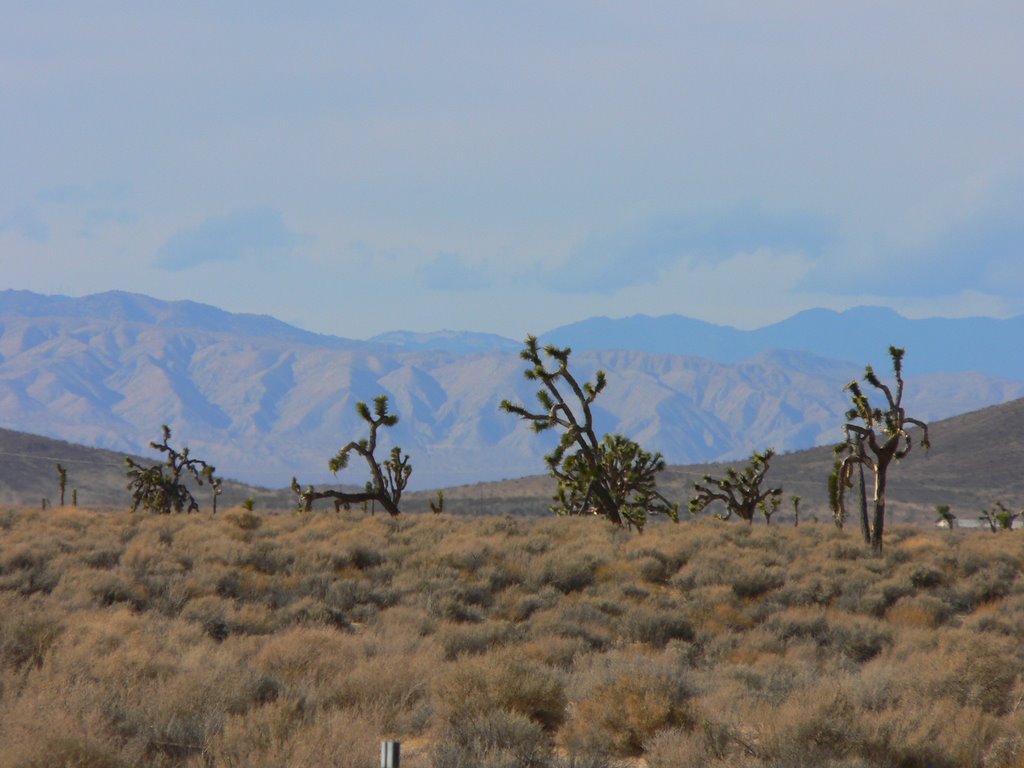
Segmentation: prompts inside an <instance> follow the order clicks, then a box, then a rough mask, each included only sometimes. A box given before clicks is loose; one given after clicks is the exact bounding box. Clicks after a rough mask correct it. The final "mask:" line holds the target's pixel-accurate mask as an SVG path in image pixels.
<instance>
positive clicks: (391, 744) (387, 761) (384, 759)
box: [380, 741, 402, 768]
mask: <svg viewBox="0 0 1024 768" xmlns="http://www.w3.org/2000/svg"><path fill="white" fill-rule="evenodd" d="M401 752H402V743H401V742H400V741H382V742H381V743H380V768H399V763H400V762H401Z"/></svg>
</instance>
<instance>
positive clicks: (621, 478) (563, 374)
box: [501, 336, 679, 531]
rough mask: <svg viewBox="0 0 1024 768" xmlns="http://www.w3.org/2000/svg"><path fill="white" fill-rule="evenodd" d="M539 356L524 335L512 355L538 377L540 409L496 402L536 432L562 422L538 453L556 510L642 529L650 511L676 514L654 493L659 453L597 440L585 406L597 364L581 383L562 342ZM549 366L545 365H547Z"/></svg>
mask: <svg viewBox="0 0 1024 768" xmlns="http://www.w3.org/2000/svg"><path fill="white" fill-rule="evenodd" d="M543 352H544V355H545V356H546V357H547V361H545V360H544V359H543V358H542V357H541V349H540V346H539V345H538V343H537V338H536V337H535V336H527V337H526V341H525V345H524V348H523V350H522V351H521V352H520V353H519V356H520V357H521V358H522V359H523V360H525V361H526V362H527V363H529V367H528V368H527V369H526V370H525V371H524V372H523V375H524V376H525V377H526V378H527V379H529V380H530V381H539V382H540V384H541V388H540V389H539V390H538V391H537V401H538V402H539V403H540V410H539V411H537V412H534V411H530V410H529V409H527V408H526V407H525V406H522V405H517V404H516V403H513V402H511V401H510V400H503V401H502V403H501V409H502V410H503V411H505V412H506V413H511V414H513V415H515V416H519V417H520V418H521V419H523V420H525V421H528V422H530V425H531V426H532V428H533V430H534V431H535V432H544V431H546V430H549V429H561V430H562V437H561V439H560V440H559V442H558V445H557V446H556V447H555V449H554V450H553V451H552V452H551V453H550V454H548V455H547V456H545V457H544V460H545V462H546V463H547V465H548V469H549V470H550V471H551V475H552V476H553V477H554V478H555V479H556V480H557V481H558V492H557V494H556V496H555V499H554V500H555V504H554V505H552V507H551V509H552V510H553V511H554V512H556V513H557V514H560V515H587V514H596V515H600V516H603V517H605V518H607V519H608V520H610V521H611V522H612V523H614V524H616V525H619V526H624V527H627V528H630V527H635V528H636V529H637V530H638V531H643V528H644V525H645V524H646V522H647V517H648V515H650V514H664V515H667V516H668V517H669V518H670V519H672V520H674V521H677V522H678V520H679V507H678V505H676V504H673V503H671V502H669V501H668V500H667V499H666V498H665V497H664V496H662V495H661V494H660V493H658V491H657V488H656V484H655V479H656V475H657V474H658V472H660V471H661V470H663V469H664V468H665V461H664V459H662V457H661V454H660V453H653V454H652V453H648V452H647V451H645V450H643V449H642V448H641V447H640V446H639V445H637V444H636V443H635V442H634V441H632V440H630V439H629V438H628V437H624V436H623V435H611V434H608V435H604V436H603V437H602V438H600V439H598V437H597V432H596V431H595V429H594V414H593V411H592V410H591V406H592V405H593V403H594V400H595V399H597V396H598V395H599V394H601V391H602V390H603V389H604V387H605V384H606V383H607V380H606V378H605V374H604V371H598V372H597V375H596V376H595V378H594V381H593V382H589V381H586V382H583V383H582V384H580V382H579V381H578V380H577V379H576V377H575V376H574V375H573V374H572V372H571V371H570V370H569V355H570V354H571V352H572V350H570V349H569V348H568V347H566V348H559V347H556V346H554V345H552V344H549V345H548V346H546V347H544V350H543ZM549 365H551V367H550V368H549V367H548V366H549Z"/></svg>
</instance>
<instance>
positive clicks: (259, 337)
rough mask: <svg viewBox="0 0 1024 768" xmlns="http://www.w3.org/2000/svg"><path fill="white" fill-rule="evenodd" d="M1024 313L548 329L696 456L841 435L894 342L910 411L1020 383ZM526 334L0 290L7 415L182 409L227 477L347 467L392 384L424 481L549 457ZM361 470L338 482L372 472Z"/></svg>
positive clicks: (149, 426)
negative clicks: (527, 370) (860, 384)
mask: <svg viewBox="0 0 1024 768" xmlns="http://www.w3.org/2000/svg"><path fill="white" fill-rule="evenodd" d="M1022 325H1024V319H1022V318H1015V319H1013V320H991V319H970V320H906V319H904V318H902V317H900V316H899V315H895V313H892V312H891V311H889V310H881V309H868V308H862V309H858V310H851V311H849V312H845V313H834V312H827V311H824V310H815V311H812V312H810V313H801V314H800V315H796V316H794V317H793V318H791V319H790V320H789V321H784V322H783V323H779V324H776V325H775V326H769V327H768V328H765V329H760V330H759V331H738V330H736V329H732V328H727V327H724V326H714V325H711V324H707V323H701V322H699V321H694V320H688V319H687V318H681V317H678V316H670V317H665V318H644V317H632V318H626V319H623V320H608V319H605V318H595V319H592V320H589V321H584V322H583V323H578V324H574V325H572V326H564V327H562V328H558V329H553V330H551V331H548V332H546V333H541V334H539V335H540V336H541V338H542V339H543V340H549V341H552V342H554V343H558V344H569V345H571V346H572V347H573V349H574V352H573V356H572V367H573V370H574V371H576V372H577V373H578V375H579V376H580V377H590V376H593V374H594V372H595V371H596V370H597V369H598V368H601V369H603V370H605V371H606V372H607V374H608V381H609V383H608V388H607V390H606V392H605V393H603V394H602V396H601V398H600V399H599V400H598V401H597V403H596V405H597V408H596V415H597V420H598V427H599V429H600V430H601V431H617V432H622V433H624V434H627V435H630V436H631V437H633V438H634V439H636V440H637V441H638V442H640V443H641V444H642V445H644V447H646V448H648V449H650V450H659V451H661V452H662V453H663V454H664V455H665V457H666V458H667V459H668V460H669V461H670V462H672V463H699V462H709V461H718V460H726V459H733V458H737V457H740V456H743V455H745V454H748V453H749V452H750V451H752V450H754V449H755V448H763V447H767V446H772V447H774V448H776V449H777V450H780V451H785V450H796V449H801V448H807V447H811V446H814V445H821V444H826V443H830V442H835V441H836V440H837V439H838V438H839V436H840V433H839V425H840V424H841V421H842V415H843V412H844V410H845V408H846V406H847V401H846V396H845V394H844V392H843V386H844V385H845V384H846V383H847V382H848V381H849V380H850V379H852V378H855V377H859V376H860V375H861V374H862V373H863V367H864V364H865V363H868V362H871V363H873V364H874V365H875V367H876V369H877V370H878V371H879V373H884V372H887V370H888V365H887V363H888V360H887V357H888V356H887V353H886V347H887V345H888V344H889V343H897V344H899V345H901V346H907V348H908V353H907V358H906V363H905V367H906V372H907V397H906V403H907V404H908V407H909V410H910V412H911V415H914V416H918V417H920V418H924V419H939V418H944V417H947V416H952V415H955V414H958V413H963V412H966V411H970V410H974V409H977V408H980V407H983V406H986V405H991V404H995V403H1001V402H1006V401H1008V400H1011V399H1014V398H1018V397H1021V396H1024V360H1022V354H1021V352H1020V351H1019V346H1018V345H1016V344H1011V343H1010V342H1009V340H1010V339H1013V338H1014V335H1015V334H1016V337H1015V338H1017V339H1019V338H1020V333H1021V329H1022ZM900 328H902V329H904V330H905V335H904V336H903V337H901V336H900V334H899V333H896V330H897V329H900ZM772 329H774V330H772ZM801 329H803V330H801ZM907 339H910V340H909V341H908V340H907ZM798 342H799V343H798ZM915 344H916V345H917V346H915ZM999 345H1003V346H1001V347H1000V346H999ZM862 346H863V347H864V348H863V349H862ZM867 346H870V347H871V350H870V354H867V350H866V347H867ZM918 346H919V347H920V351H919V349H918ZM520 347H521V343H520V342H516V341H512V340H510V339H505V338H503V337H500V336H495V335H492V334H481V333H470V332H456V331H442V332H438V333H433V334H419V333H410V332H401V331H397V332H393V333H388V334H382V335H381V336H378V337H375V338H373V339H368V340H353V339H346V338H342V337H336V336H329V335H323V334H315V333H311V332H308V331H304V330H301V329H298V328H295V327H293V326H290V325H287V324H285V323H282V322H280V321H278V320H275V319H273V318H271V317H267V316H265V315H244V314H233V313H229V312H225V311H223V310H220V309H217V308H215V307H210V306H207V305H202V304H196V303H194V302H165V301H160V300H157V299H153V298H150V297H145V296H139V295H135V294H127V293H122V292H116V291H115V292H107V293H102V294H96V295H93V296H86V297H82V298H69V297H62V296H40V295H38V294H34V293H30V292H27V291H0V426H2V427H5V428H8V429H13V430H20V431H24V432H31V433H37V434H41V435H46V436H50V437H55V438H60V439H63V440H70V441H74V442H78V443H84V444H86V445H91V446H96V447H100V448H106V449H109V450H112V451H118V452H130V453H143V454H145V453H146V452H147V446H148V443H149V441H150V440H153V439H155V438H157V437H158V436H159V432H160V425H161V424H168V425H169V426H170V427H171V429H172V431H173V437H172V444H173V443H177V444H179V445H181V444H187V445H188V446H190V448H191V449H192V452H193V454H194V455H197V456H200V457H202V458H205V459H207V460H209V461H211V462H212V463H214V464H215V465H216V466H217V467H218V470H219V471H220V472H221V473H222V474H224V475H226V476H228V477H231V478H235V479H238V480H241V481H244V482H246V483H250V484H253V485H261V486H282V485H286V484H287V483H288V482H289V481H290V479H291V477H292V476H297V477H298V478H299V479H300V481H301V482H303V483H307V482H311V483H318V484H319V483H325V482H337V481H338V478H334V477H333V476H332V475H331V474H330V473H329V472H328V470H327V466H326V465H327V459H328V458H329V457H331V456H333V455H334V454H335V453H336V452H337V450H338V448H339V447H340V446H341V445H343V444H345V443H346V442H348V441H349V440H351V439H354V438H358V437H361V436H363V435H364V434H365V429H364V425H363V424H362V422H361V421H360V419H359V417H358V416H357V415H356V413H355V408H354V405H355V402H356V401H357V400H369V399H372V398H373V397H375V396H376V395H378V394H381V393H383V394H387V395H388V397H389V399H390V403H391V408H392V410H393V412H395V413H397V414H398V415H399V416H400V422H399V424H398V425H397V426H396V427H395V428H394V429H392V430H389V431H388V434H387V435H386V438H385V439H386V440H387V441H393V442H394V443H397V444H400V445H401V446H402V448H403V449H404V450H405V451H406V452H408V453H409V454H410V456H411V459H412V464H413V467H414V472H413V476H412V482H411V483H410V487H419V488H427V487H442V486H452V485H458V484H463V483H470V482H477V481H483V480H495V479H500V478H514V477H520V476H524V475H531V474H537V473H538V472H542V471H543V466H544V465H543V459H542V457H543V454H544V453H545V452H546V451H547V450H549V449H550V447H551V445H552V441H553V439H554V438H553V436H549V435H540V436H538V435H535V434H533V433H532V432H531V431H530V430H529V429H528V428H526V426H525V425H524V424H522V423H520V422H518V421H517V420H516V419H514V418H513V417H511V416H509V415H507V414H504V413H502V412H500V411H499V409H498V404H499V403H500V401H501V400H502V399H504V398H510V399H514V400H518V401H519V402H522V403H525V404H528V405H532V403H533V402H534V392H535V386H534V385H533V384H532V383H531V382H528V381H526V380H525V379H524V377H523V375H522V374H523V367H524V364H523V362H522V361H521V360H520V359H519V357H518V355H517V350H518V349H519V348H520ZM822 348H828V349H832V350H834V352H833V353H831V355H830V356H825V355H822V354H820V351H821V349H822ZM862 352H863V353H864V354H861V353H862ZM390 444H391V443H390V442H387V443H385V444H384V445H382V447H383V448H384V450H387V447H388V445H390ZM361 469H362V468H357V467H355V466H353V468H351V469H349V470H347V471H346V472H345V473H344V475H343V476H342V478H341V479H342V480H343V481H345V482H352V483H357V484H362V482H363V481H364V480H365V474H364V473H361V472H360V470H361Z"/></svg>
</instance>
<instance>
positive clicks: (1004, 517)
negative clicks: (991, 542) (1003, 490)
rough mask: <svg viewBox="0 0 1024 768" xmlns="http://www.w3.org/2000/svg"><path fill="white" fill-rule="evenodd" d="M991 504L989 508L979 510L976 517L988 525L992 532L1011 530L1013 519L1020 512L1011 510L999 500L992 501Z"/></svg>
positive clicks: (1019, 514)
mask: <svg viewBox="0 0 1024 768" xmlns="http://www.w3.org/2000/svg"><path fill="white" fill-rule="evenodd" d="M992 506H993V509H991V510H988V509H983V510H981V514H980V515H979V516H978V519H979V520H980V521H981V522H983V523H985V524H986V525H988V527H989V528H990V529H991V530H992V533H996V532H997V531H1009V530H1012V529H1013V523H1014V521H1015V520H1016V519H1017V518H1018V517H1020V516H1021V514H1022V512H1011V511H1010V510H1009V509H1007V508H1006V506H1005V505H1004V504H1003V503H1002V502H1001V501H996V502H994V503H993V504H992Z"/></svg>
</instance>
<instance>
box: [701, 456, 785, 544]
mask: <svg viewBox="0 0 1024 768" xmlns="http://www.w3.org/2000/svg"><path fill="white" fill-rule="evenodd" d="M774 455H775V451H773V450H772V449H771V448H769V449H768V450H766V451H765V452H764V453H757V452H755V453H754V454H753V455H752V456H751V457H750V463H749V464H747V466H746V467H744V469H743V471H742V472H737V471H736V470H735V469H733V468H731V467H730V468H729V469H727V470H726V471H725V477H723V478H720V479H716V478H714V477H712V476H711V475H704V484H702V483H694V484H693V489H694V490H695V491H696V492H697V495H696V496H694V497H693V498H692V499H690V513H691V514H694V515H696V514H700V513H701V512H703V511H704V510H705V509H706V508H707V507H708V506H709V505H710V504H713V503H714V502H716V501H720V502H723V503H724V504H725V513H724V514H723V513H720V512H719V513H716V514H715V517H718V518H719V519H721V520H727V519H729V517H730V516H731V515H734V514H735V515H736V516H737V517H738V518H740V519H741V520H746V521H747V522H748V523H753V522H754V516H755V515H756V514H757V513H758V511H760V512H761V514H763V515H764V521H765V523H766V524H767V525H771V522H772V515H773V514H775V511H776V510H777V509H778V508H779V504H780V502H781V501H782V489H781V488H768V489H766V490H763V491H762V490H761V483H762V482H764V477H765V475H766V474H767V473H768V464H769V462H771V460H772V456H774Z"/></svg>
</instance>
